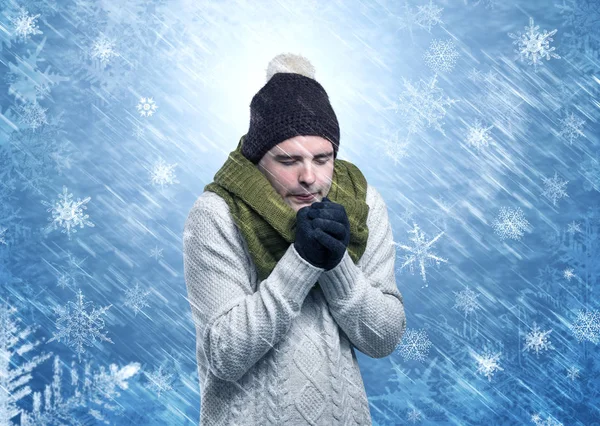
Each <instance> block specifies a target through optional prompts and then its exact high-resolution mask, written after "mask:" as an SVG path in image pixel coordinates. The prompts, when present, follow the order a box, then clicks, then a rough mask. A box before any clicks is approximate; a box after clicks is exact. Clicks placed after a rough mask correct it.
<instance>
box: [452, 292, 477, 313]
mask: <svg viewBox="0 0 600 426" xmlns="http://www.w3.org/2000/svg"><path fill="white" fill-rule="evenodd" d="M453 293H454V294H455V295H456V305H454V307H455V308H458V309H460V310H461V311H463V312H464V314H465V316H467V315H469V314H470V313H473V312H475V310H477V309H480V308H481V307H480V306H479V305H478V304H477V297H478V296H479V295H478V294H477V293H475V292H474V291H473V290H471V289H470V288H469V287H468V286H467V288H466V289H464V290H461V291H460V292H458V293H456V292H453Z"/></svg>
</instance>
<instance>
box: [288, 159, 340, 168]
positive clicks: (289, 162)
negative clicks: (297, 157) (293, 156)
mask: <svg viewBox="0 0 600 426" xmlns="http://www.w3.org/2000/svg"><path fill="white" fill-rule="evenodd" d="M328 161H329V158H328V159H326V160H321V161H317V163H318V164H325V163H327V162H328ZM295 162H296V161H280V163H281V164H284V165H286V166H291V165H292V164H294V163H295Z"/></svg>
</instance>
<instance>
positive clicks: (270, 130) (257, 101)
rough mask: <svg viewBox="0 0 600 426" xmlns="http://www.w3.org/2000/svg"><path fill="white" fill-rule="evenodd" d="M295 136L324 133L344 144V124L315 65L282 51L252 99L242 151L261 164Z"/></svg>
mask: <svg viewBox="0 0 600 426" xmlns="http://www.w3.org/2000/svg"><path fill="white" fill-rule="evenodd" d="M295 136H321V137H323V138H325V139H327V140H329V141H330V142H331V144H332V146H333V152H334V154H333V155H334V159H335V158H337V151H338V147H339V144H340V127H339V124H338V120H337V117H336V115H335V112H334V111H333V108H332V107H331V104H330V103H329V97H328V96H327V92H325V89H324V88H323V86H321V84H319V83H318V82H317V81H316V80H315V79H314V67H313V66H312V65H311V64H310V62H309V61H308V60H307V59H306V58H304V57H302V56H299V55H294V54H286V53H284V54H280V55H277V56H276V57H275V58H273V59H272V60H271V62H270V63H269V66H268V68H267V83H266V84H265V85H264V86H263V87H262V89H260V90H259V91H258V93H256V95H254V97H253V98H252V102H251V103H250V128H249V130H248V133H247V134H246V137H245V138H244V141H243V145H242V155H243V156H244V157H246V158H247V159H248V160H250V161H251V162H252V163H254V164H257V163H258V162H259V161H260V160H261V158H262V157H263V156H264V155H265V154H266V153H267V152H268V151H269V150H270V149H271V148H273V147H274V146H275V145H277V144H279V143H281V142H283V141H285V140H287V139H290V138H293V137H295Z"/></svg>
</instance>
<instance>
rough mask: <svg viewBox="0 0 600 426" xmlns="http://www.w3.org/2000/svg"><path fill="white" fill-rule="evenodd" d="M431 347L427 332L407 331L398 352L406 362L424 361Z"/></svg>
mask: <svg viewBox="0 0 600 426" xmlns="http://www.w3.org/2000/svg"><path fill="white" fill-rule="evenodd" d="M431 345H432V343H431V341H430V340H429V338H428V337H427V333H426V332H425V330H418V331H417V330H406V331H405V333H404V335H403V336H402V341H401V342H400V345H398V348H397V350H398V351H399V352H400V355H402V357H403V358H404V359H405V360H408V359H414V360H417V361H424V360H425V357H426V356H427V355H428V354H429V348H430V347H431Z"/></svg>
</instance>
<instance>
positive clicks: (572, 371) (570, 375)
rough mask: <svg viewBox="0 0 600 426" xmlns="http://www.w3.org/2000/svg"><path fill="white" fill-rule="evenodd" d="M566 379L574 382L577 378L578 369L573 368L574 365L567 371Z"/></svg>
mask: <svg viewBox="0 0 600 426" xmlns="http://www.w3.org/2000/svg"><path fill="white" fill-rule="evenodd" d="M567 377H568V378H569V379H571V380H572V381H574V380H575V379H576V378H578V377H579V368H577V367H575V366H574V365H572V366H571V367H569V368H568V369H567Z"/></svg>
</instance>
